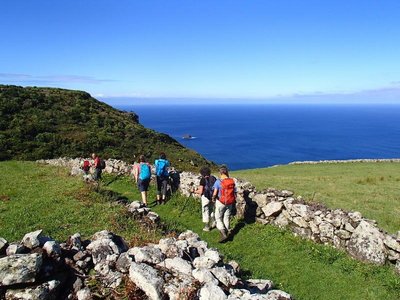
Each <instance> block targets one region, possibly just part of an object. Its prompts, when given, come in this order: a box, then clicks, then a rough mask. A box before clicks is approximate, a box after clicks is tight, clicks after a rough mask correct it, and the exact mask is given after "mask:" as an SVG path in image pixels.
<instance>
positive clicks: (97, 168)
mask: <svg viewBox="0 0 400 300" xmlns="http://www.w3.org/2000/svg"><path fill="white" fill-rule="evenodd" d="M92 159H93V164H92V166H93V168H94V172H93V179H94V180H95V181H99V180H100V179H101V173H102V171H103V169H102V166H101V159H100V157H99V156H98V155H97V154H96V153H92Z"/></svg>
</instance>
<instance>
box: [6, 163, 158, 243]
mask: <svg viewBox="0 0 400 300" xmlns="http://www.w3.org/2000/svg"><path fill="white" fill-rule="evenodd" d="M106 180H108V179H105V181H106ZM131 191H132V193H131V194H129V196H130V197H135V196H136V195H139V193H137V192H136V189H131ZM133 192H135V193H133ZM118 198H123V195H118V194H115V193H104V192H103V193H97V192H95V191H94V189H93V186H92V185H88V184H85V183H84V182H83V181H82V180H81V178H78V177H71V176H69V175H68V171H67V170H65V169H60V168H54V167H49V166H43V165H38V164H36V163H32V162H15V161H8V162H0V236H1V237H4V238H5V239H7V240H8V241H19V240H21V239H22V237H23V236H24V234H25V233H27V232H30V231H34V230H38V229H43V230H44V234H45V235H49V236H51V237H53V238H55V239H57V240H59V241H65V240H66V239H67V238H68V236H70V235H72V234H74V233H76V232H79V233H81V235H82V236H84V237H85V238H90V236H91V235H92V234H93V233H95V232H97V231H100V230H104V229H107V230H110V231H113V232H115V233H117V234H119V235H121V236H123V237H125V238H126V239H127V241H130V240H132V239H136V240H141V239H148V240H154V239H155V238H159V235H158V233H156V232H151V233H146V234H145V233H144V232H143V230H141V228H140V227H139V226H138V225H137V224H136V222H134V221H133V220H132V219H130V218H129V216H128V215H127V214H126V213H125V209H124V207H122V206H120V205H115V200H117V199H118Z"/></svg>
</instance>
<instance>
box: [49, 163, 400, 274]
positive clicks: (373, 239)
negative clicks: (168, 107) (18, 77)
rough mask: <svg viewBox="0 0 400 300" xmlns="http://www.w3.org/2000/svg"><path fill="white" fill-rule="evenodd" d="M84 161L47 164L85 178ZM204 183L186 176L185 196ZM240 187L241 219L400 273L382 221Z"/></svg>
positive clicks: (118, 168) (398, 243) (399, 238)
mask: <svg viewBox="0 0 400 300" xmlns="http://www.w3.org/2000/svg"><path fill="white" fill-rule="evenodd" d="M79 161H80V160H79V159H75V160H68V159H58V160H50V161H45V162H46V163H50V164H53V165H59V166H69V167H71V168H72V173H75V174H76V173H79V167H78V166H79ZM106 171H107V172H110V173H121V172H129V166H128V165H127V164H125V163H124V162H121V161H116V160H109V161H107V168H106ZM199 180H200V177H199V175H197V174H194V173H190V172H182V173H180V188H179V189H180V192H181V193H182V194H183V195H185V196H190V195H193V190H194V189H195V187H197V185H198V183H199ZM236 186H237V192H238V198H237V204H236V208H237V213H238V215H239V216H240V217H243V218H244V219H246V220H248V221H257V222H260V223H262V224H272V225H276V226H279V227H284V228H288V229H290V230H291V231H292V232H293V233H294V234H296V235H299V236H301V237H304V238H307V239H311V240H313V241H315V242H317V243H323V244H327V245H332V246H334V247H336V248H338V249H343V250H345V251H346V252H347V253H349V254H350V255H351V256H353V257H354V258H356V259H359V260H361V261H366V262H372V263H375V264H379V265H383V264H385V263H391V264H393V265H394V266H395V268H396V270H397V271H398V272H399V273H400V231H398V232H397V235H390V234H388V233H386V232H385V231H383V230H382V229H380V228H379V227H378V226H377V223H376V221H374V220H368V219H366V218H364V217H363V216H362V215H361V213H360V212H347V211H344V210H341V209H334V210H332V209H328V208H326V207H324V206H323V205H320V204H308V203H306V202H305V201H304V200H303V199H302V197H300V196H295V195H294V194H293V192H291V191H287V190H274V189H268V190H265V191H257V190H256V189H255V187H254V186H253V185H252V184H251V183H250V182H246V181H242V180H236Z"/></svg>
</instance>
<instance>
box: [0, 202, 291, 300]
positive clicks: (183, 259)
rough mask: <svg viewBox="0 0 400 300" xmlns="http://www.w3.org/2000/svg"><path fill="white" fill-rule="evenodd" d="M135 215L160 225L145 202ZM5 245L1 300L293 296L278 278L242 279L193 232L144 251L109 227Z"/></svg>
mask: <svg viewBox="0 0 400 300" xmlns="http://www.w3.org/2000/svg"><path fill="white" fill-rule="evenodd" d="M127 210H128V211H129V212H130V213H131V214H132V217H133V218H135V219H138V220H142V221H144V222H145V223H149V222H152V223H153V224H157V223H158V222H159V218H158V216H157V214H155V213H154V212H151V211H150V209H148V208H147V207H142V206H141V204H140V203H139V202H132V203H130V204H129V205H128V206H127ZM146 219H147V220H146ZM0 241H1V244H0V299H26V300H28V299H41V300H50V299H78V300H90V299H122V298H124V299H126V298H129V299H151V300H161V299H171V300H175V299H176V300H178V299H180V300H184V299H188V300H189V299H199V300H216V299H221V300H225V299H226V300H239V299H245V300H246V299H249V300H251V299H259V300H263V299H265V300H275V299H280V300H290V299H292V297H291V296H290V295H289V294H288V293H285V292H284V291H281V290H276V289H274V288H273V286H274V284H273V282H272V281H270V280H264V279H251V280H243V279H241V278H240V267H239V265H238V264H237V263H236V262H235V261H230V262H224V260H223V256H222V255H221V254H220V253H219V252H218V250H216V249H213V248H209V247H208V245H207V243H206V242H204V241H202V240H200V238H199V236H198V235H197V234H196V233H194V232H192V231H186V232H183V233H181V234H180V235H179V236H177V237H168V238H164V239H161V240H160V241H159V242H158V243H157V244H148V245H146V246H143V247H135V246H133V247H129V246H128V244H127V243H126V242H125V241H124V239H123V238H121V237H120V236H118V235H116V234H114V233H112V232H109V231H105V230H104V231H100V232H97V233H95V234H94V235H93V236H92V237H91V239H89V240H83V239H82V238H81V236H80V234H79V233H76V234H74V235H72V236H70V237H69V238H68V240H67V241H66V242H65V243H61V244H60V243H58V242H57V241H55V240H53V239H51V238H50V237H46V236H44V235H43V234H42V230H38V231H35V232H30V233H27V234H26V235H25V236H24V237H23V238H22V240H21V241H20V242H16V243H8V242H7V241H6V240H5V239H3V238H0ZM93 282H97V284H96V285H94V284H93ZM124 287H125V293H122V292H121V291H123V288H124ZM116 289H118V291H119V292H118V293H114V294H113V293H112V292H111V291H116ZM118 295H119V296H118Z"/></svg>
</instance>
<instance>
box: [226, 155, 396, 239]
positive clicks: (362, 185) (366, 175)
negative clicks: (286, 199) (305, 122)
mask: <svg viewBox="0 0 400 300" xmlns="http://www.w3.org/2000/svg"><path fill="white" fill-rule="evenodd" d="M232 175H233V176H235V177H239V178H246V180H248V181H250V182H251V183H253V184H254V185H255V186H256V187H257V189H259V190H262V189H265V188H268V187H274V188H277V189H289V190H292V191H294V192H295V193H296V195H301V196H303V197H304V198H305V200H308V201H313V202H320V203H324V204H325V205H326V206H328V207H330V208H342V209H345V210H348V211H350V210H353V211H354V210H356V211H360V212H361V213H362V214H363V216H365V217H367V218H369V219H374V220H377V221H378V225H379V227H380V228H383V229H385V230H387V231H388V232H390V233H395V232H397V231H398V230H400V218H399V216H400V201H399V199H400V164H398V163H389V162H388V163H386V162H385V163H347V164H343V163H342V164H317V165H287V166H278V167H272V168H266V169H254V170H245V171H236V172H232Z"/></svg>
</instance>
